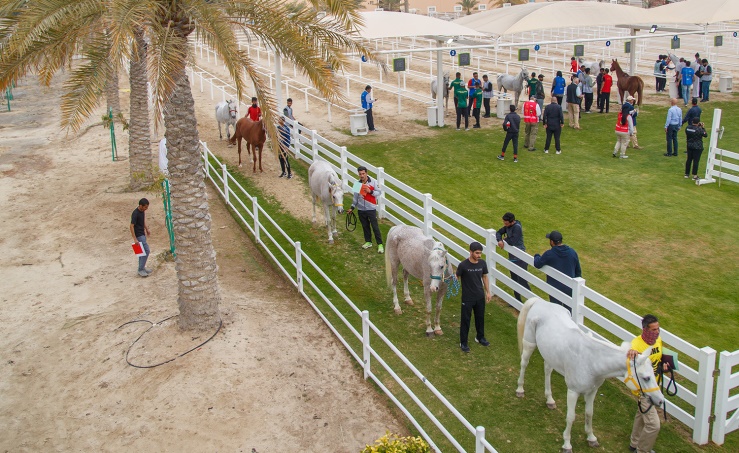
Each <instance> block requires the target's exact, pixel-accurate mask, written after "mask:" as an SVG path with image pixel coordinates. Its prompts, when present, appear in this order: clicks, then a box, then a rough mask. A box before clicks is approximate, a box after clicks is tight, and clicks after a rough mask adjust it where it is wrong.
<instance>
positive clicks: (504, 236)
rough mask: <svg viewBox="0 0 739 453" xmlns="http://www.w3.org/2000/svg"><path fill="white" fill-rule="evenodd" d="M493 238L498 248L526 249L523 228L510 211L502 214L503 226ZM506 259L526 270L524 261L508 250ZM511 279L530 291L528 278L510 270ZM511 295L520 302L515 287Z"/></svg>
mask: <svg viewBox="0 0 739 453" xmlns="http://www.w3.org/2000/svg"><path fill="white" fill-rule="evenodd" d="M495 240H496V241H498V247H500V248H505V249H506V250H509V249H510V248H511V247H514V248H517V249H519V250H523V251H524V252H525V251H526V246H525V245H524V244H523V228H522V227H521V222H520V221H518V220H516V216H515V215H514V214H513V213H512V212H506V213H505V214H503V227H502V228H500V229H499V230H498V231H496V232H495ZM508 261H510V262H511V263H513V264H515V265H516V266H518V267H520V268H521V269H523V270H528V268H529V265H528V264H527V263H526V261H523V260H521V259H519V258H516V257H515V256H513V255H512V254H511V253H510V252H508ZM511 280H513V281H514V282H516V283H518V284H519V285H521V286H523V287H524V288H526V289H528V290H529V291H531V287H530V286H529V282H528V280H526V279H525V278H523V277H521V276H519V275H517V274H516V273H514V272H513V271H511ZM513 296H514V297H515V298H516V300H517V301H519V302H521V295H520V294H518V292H517V291H516V290H515V289H514V290H513Z"/></svg>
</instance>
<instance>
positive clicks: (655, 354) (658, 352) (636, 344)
mask: <svg viewBox="0 0 739 453" xmlns="http://www.w3.org/2000/svg"><path fill="white" fill-rule="evenodd" d="M649 348H651V349H652V353H651V354H649V360H650V361H651V362H652V367H653V368H654V376H655V377H656V378H657V383H659V382H660V381H661V379H660V374H659V364H660V363H661V362H662V337H661V336H659V337H657V341H655V342H654V344H653V345H648V344H647V343H646V342H645V341H644V339H643V338H642V337H641V335H639V336H637V337H636V338H634V339H633V340H631V349H634V350H636V351H639V354H641V353H642V352H644V351H646V350H647V349H649Z"/></svg>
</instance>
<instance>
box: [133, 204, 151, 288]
mask: <svg viewBox="0 0 739 453" xmlns="http://www.w3.org/2000/svg"><path fill="white" fill-rule="evenodd" d="M147 209H149V200H147V199H146V198H142V199H141V200H139V206H138V207H137V208H136V209H134V210H133V213H132V214H131V236H132V237H133V242H134V243H136V242H140V243H141V247H142V248H143V249H144V252H146V255H144V256H140V257H139V275H140V276H141V277H148V276H149V274H151V269H148V268H146V260H147V259H148V258H149V244H147V243H146V236H149V235H151V232H150V231H149V227H148V226H147V225H146V210H147Z"/></svg>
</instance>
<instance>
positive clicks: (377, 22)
mask: <svg viewBox="0 0 739 453" xmlns="http://www.w3.org/2000/svg"><path fill="white" fill-rule="evenodd" d="M360 14H361V15H362V18H363V19H364V26H362V27H360V28H359V30H358V35H359V37H361V38H365V39H379V38H396V37H413V36H416V37H418V36H434V37H436V36H449V37H451V36H470V37H471V36H478V37H480V36H484V34H483V33H480V32H479V31H475V30H473V29H471V28H468V27H465V26H464V25H459V24H455V23H453V22H449V21H446V20H441V19H437V18H435V17H428V16H421V15H419V14H406V13H399V12H390V11H373V12H364V13H360Z"/></svg>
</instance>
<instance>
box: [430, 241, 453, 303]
mask: <svg viewBox="0 0 739 453" xmlns="http://www.w3.org/2000/svg"><path fill="white" fill-rule="evenodd" d="M428 265H429V272H430V276H431V285H429V289H430V290H431V292H432V293H435V292H437V291H439V285H440V284H441V282H442V280H444V277H445V276H446V275H445V274H446V273H447V266H449V262H448V260H447V252H446V250H445V249H444V244H442V243H441V242H435V243H434V248H433V249H432V250H431V253H429V260H428Z"/></svg>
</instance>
